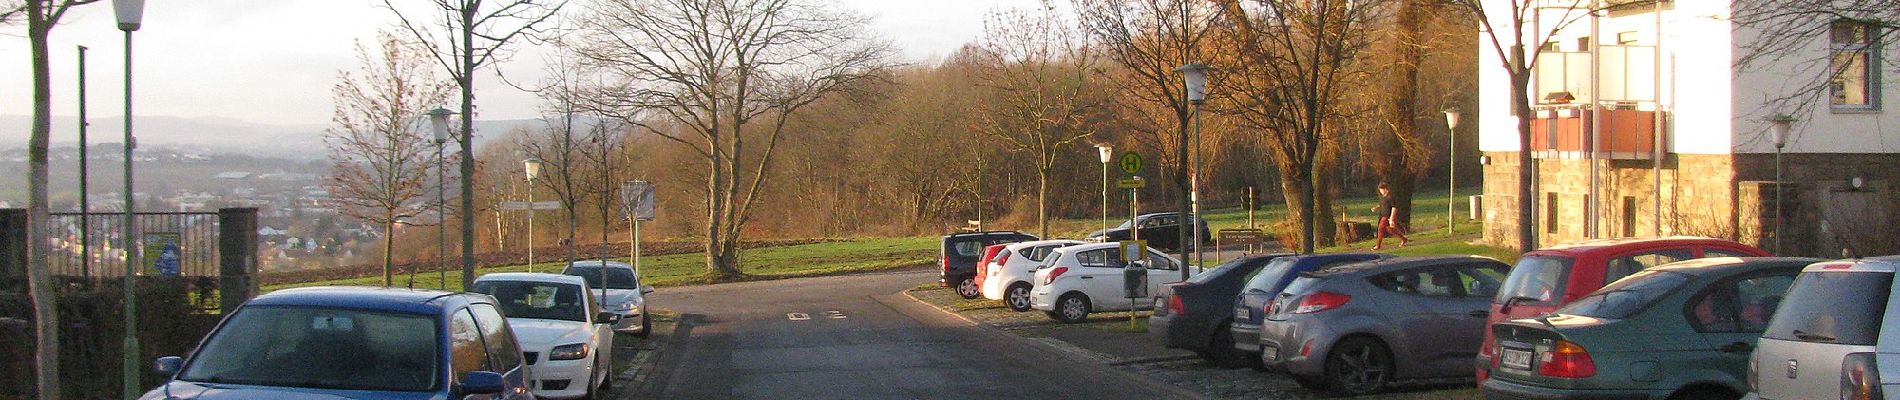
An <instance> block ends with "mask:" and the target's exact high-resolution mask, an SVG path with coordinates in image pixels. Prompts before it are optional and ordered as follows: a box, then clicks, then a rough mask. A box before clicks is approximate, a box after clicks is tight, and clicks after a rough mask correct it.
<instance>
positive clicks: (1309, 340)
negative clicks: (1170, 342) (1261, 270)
mask: <svg viewBox="0 0 1900 400" xmlns="http://www.w3.org/2000/svg"><path fill="white" fill-rule="evenodd" d="M1509 268H1510V266H1509V265H1506V264H1504V263H1503V262H1500V261H1498V260H1494V259H1490V258H1485V257H1477V256H1433V257H1398V258H1388V259H1382V260H1375V261H1364V262H1359V263H1353V264H1347V265H1341V266H1337V267H1332V268H1327V269H1322V270H1319V271H1314V272H1307V273H1304V274H1301V275H1300V277H1299V278H1298V279H1294V280H1293V283H1292V284H1290V285H1287V288H1286V290H1284V291H1282V292H1280V296H1279V297H1276V298H1274V299H1273V301H1272V302H1271V303H1270V304H1269V305H1268V309H1269V310H1270V312H1269V313H1268V314H1267V319H1266V320H1265V321H1263V322H1262V323H1261V326H1260V361H1261V364H1262V365H1264V366H1265V367H1266V368H1267V369H1268V370H1275V371H1283V372H1286V373H1287V374H1289V375H1292V376H1293V378H1294V381H1296V382H1298V383H1300V384H1301V385H1303V386H1306V387H1309V388H1314V389H1320V390H1326V391H1331V392H1336V393H1340V394H1349V395H1359V394H1367V393H1374V392H1379V391H1381V390H1384V389H1385V388H1386V386H1387V385H1388V384H1390V383H1392V382H1394V381H1397V380H1408V379H1427V378H1457V377H1470V376H1471V372H1470V371H1471V370H1470V364H1469V363H1470V362H1471V357H1472V356H1473V355H1475V353H1477V348H1478V342H1479V341H1481V340H1482V339H1483V337H1484V333H1483V332H1482V331H1483V330H1484V327H1485V324H1484V317H1485V306H1486V305H1488V304H1489V303H1490V299H1491V296H1492V295H1493V294H1495V293H1496V291H1497V288H1498V287H1499V284H1500V283H1502V282H1503V281H1504V276H1505V271H1506V270H1507V269H1509Z"/></svg>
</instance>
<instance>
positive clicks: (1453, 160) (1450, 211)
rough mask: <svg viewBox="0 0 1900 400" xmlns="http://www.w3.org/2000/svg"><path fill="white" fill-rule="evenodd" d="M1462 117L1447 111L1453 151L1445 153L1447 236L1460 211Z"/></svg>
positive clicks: (1455, 112)
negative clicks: (1459, 124)
mask: <svg viewBox="0 0 1900 400" xmlns="http://www.w3.org/2000/svg"><path fill="white" fill-rule="evenodd" d="M1460 117H1462V115H1460V114H1459V113H1458V109H1455V108H1447V109H1445V137H1447V138H1450V139H1447V140H1446V141H1447V142H1451V150H1450V151H1447V152H1445V164H1446V165H1448V166H1449V167H1448V168H1446V170H1447V171H1446V172H1445V176H1447V177H1449V179H1446V181H1447V182H1446V183H1445V235H1447V236H1449V235H1451V234H1452V231H1453V229H1452V225H1454V224H1457V223H1458V217H1457V211H1455V210H1457V209H1458V207H1457V204H1458V202H1457V201H1456V200H1458V118H1460Z"/></svg>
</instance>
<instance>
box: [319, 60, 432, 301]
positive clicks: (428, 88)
mask: <svg viewBox="0 0 1900 400" xmlns="http://www.w3.org/2000/svg"><path fill="white" fill-rule="evenodd" d="M377 42H378V52H377V54H376V56H371V55H370V53H369V50H368V49H366V48H364V46H363V45H362V44H361V43H358V44H357V46H356V54H357V56H356V57H357V60H358V61H360V62H362V63H363V65H362V66H361V67H360V69H358V71H357V72H358V74H356V75H352V74H350V73H349V72H342V73H339V74H338V77H337V81H338V82H337V84H336V86H335V87H333V88H332V89H331V95H332V96H335V99H336V109H335V111H334V112H333V113H332V116H331V117H330V121H331V122H332V123H333V124H335V125H334V126H332V127H330V129H328V130H327V132H326V133H325V134H324V141H325V142H327V143H326V144H328V145H329V148H330V161H331V162H332V163H333V164H334V165H333V166H332V167H331V168H330V178H329V180H328V181H327V182H326V185H328V186H329V189H330V193H331V199H332V201H335V202H336V203H337V205H338V206H339V207H337V210H338V212H339V213H342V214H344V215H348V216H351V217H355V218H359V219H362V220H364V221H368V222H371V223H375V224H379V225H381V226H382V227H383V286H389V285H390V284H391V268H392V267H393V263H394V260H393V257H394V255H393V253H394V250H395V248H394V246H395V226H396V222H397V219H398V218H397V217H398V216H399V215H401V212H402V211H404V210H409V209H412V208H416V209H422V208H420V206H423V204H418V203H419V202H422V201H424V199H425V198H426V197H427V196H425V195H427V194H428V189H427V188H426V186H427V185H426V184H427V183H428V176H429V173H430V171H429V170H430V167H433V166H434V165H435V164H434V162H435V159H434V158H433V157H432V154H430V152H431V151H433V150H434V144H433V143H431V142H430V139H429V138H426V137H424V136H425V135H422V134H419V133H418V132H420V129H422V128H424V126H423V125H422V124H424V123H426V122H427V121H426V119H425V118H423V116H424V115H423V111H424V110H427V109H428V106H429V105H431V104H440V103H441V102H442V101H445V100H447V99H448V94H449V89H450V86H449V85H448V83H447V82H444V81H441V80H438V79H436V77H435V74H434V71H433V69H432V67H431V66H430V65H429V61H428V58H427V57H428V56H427V55H425V54H423V53H422V50H421V49H418V48H415V47H412V46H410V45H407V44H404V43H403V42H401V41H399V40H397V39H396V37H395V36H393V35H391V34H389V33H386V32H385V33H379V34H378V35H377ZM411 283H413V281H412V282H411Z"/></svg>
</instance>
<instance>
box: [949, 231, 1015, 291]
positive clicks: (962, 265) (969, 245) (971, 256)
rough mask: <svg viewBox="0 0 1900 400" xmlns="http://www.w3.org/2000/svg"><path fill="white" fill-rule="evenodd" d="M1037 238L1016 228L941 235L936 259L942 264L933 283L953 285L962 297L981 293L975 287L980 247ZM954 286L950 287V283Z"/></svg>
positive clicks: (980, 252)
mask: <svg viewBox="0 0 1900 400" xmlns="http://www.w3.org/2000/svg"><path fill="white" fill-rule="evenodd" d="M1031 240H1037V239H1036V235H1031V234H1027V233H1022V232H1017V231H985V232H964V233H953V234H949V235H944V236H943V254H942V255H941V256H938V257H937V261H938V262H939V263H941V264H942V265H943V272H942V274H940V275H939V277H938V280H937V284H938V285H939V286H942V287H955V288H956V289H957V294H958V295H962V296H963V298H966V299H974V298H976V297H977V296H982V295H983V294H982V292H981V291H980V290H979V289H978V288H977V287H976V262H977V259H978V258H982V257H983V248H984V247H989V246H990V245H993V244H1002V243H1016V242H1027V241H1031ZM953 284H954V285H955V286H952V285H953Z"/></svg>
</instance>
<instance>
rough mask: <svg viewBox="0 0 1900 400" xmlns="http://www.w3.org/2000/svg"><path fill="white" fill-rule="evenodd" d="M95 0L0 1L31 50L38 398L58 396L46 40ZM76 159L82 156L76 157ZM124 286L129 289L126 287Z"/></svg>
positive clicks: (3, 20) (30, 273)
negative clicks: (22, 28)
mask: <svg viewBox="0 0 1900 400" xmlns="http://www.w3.org/2000/svg"><path fill="white" fill-rule="evenodd" d="M95 1H96V0H21V1H13V0H9V1H5V2H0V24H10V23H12V22H13V21H15V20H16V19H22V18H23V19H25V20H26V37H27V43H28V44H27V47H28V48H29V49H30V51H31V52H32V53H33V60H32V63H33V131H32V133H31V134H30V135H29V137H28V138H27V185H26V186H27V206H26V208H27V220H28V221H32V223H29V224H27V228H26V237H28V238H31V239H32V240H28V241H27V242H28V244H27V246H26V253H27V264H26V276H27V286H28V289H27V290H28V291H30V292H32V297H33V320H34V322H35V324H34V326H35V328H34V337H35V338H36V339H35V342H36V343H35V347H34V353H33V354H34V367H35V368H37V371H38V374H39V375H38V380H37V384H38V389H39V395H40V398H42V399H58V398H60V390H59V389H60V388H59V310H58V309H57V308H56V307H55V304H54V303H55V302H56V301H57V300H56V298H55V296H56V295H55V294H54V293H53V276H52V272H51V271H49V270H47V265H46V256H47V253H50V252H51V251H52V249H51V248H49V247H48V246H49V243H47V242H46V241H45V240H39V238H42V237H45V236H46V235H47V232H46V227H47V226H48V225H47V224H46V223H45V222H44V221H47V220H49V219H51V217H52V214H51V210H50V209H49V208H48V206H47V199H46V196H47V194H46V185H47V181H46V179H47V177H46V173H47V171H46V170H47V159H46V152H47V145H48V143H49V141H50V139H51V137H52V131H53V93H52V92H53V90H52V87H53V83H52V66H51V57H52V56H51V52H50V51H49V50H48V48H47V42H48V41H49V40H50V38H51V37H52V34H53V27H55V26H58V25H59V20H60V18H63V17H65V16H66V12H67V11H70V10H72V8H73V7H77V6H80V5H85V4H88V3H93V2H95ZM81 162H84V161H83V160H81ZM127 290H131V289H130V288H127Z"/></svg>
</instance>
